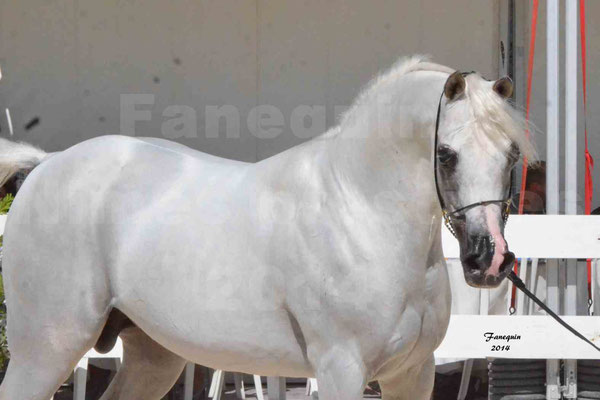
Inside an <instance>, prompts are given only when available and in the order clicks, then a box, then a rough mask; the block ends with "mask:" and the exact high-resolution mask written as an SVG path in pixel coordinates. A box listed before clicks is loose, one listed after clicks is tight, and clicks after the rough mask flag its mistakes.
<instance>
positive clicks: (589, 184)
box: [579, 0, 594, 300]
mask: <svg viewBox="0 0 600 400" xmlns="http://www.w3.org/2000/svg"><path fill="white" fill-rule="evenodd" d="M579 25H580V30H581V31H580V33H581V75H582V83H583V121H584V128H585V214H586V215H589V214H590V213H591V211H592V196H593V195H594V182H593V181H592V170H593V169H594V159H593V158H592V155H591V154H590V152H589V149H588V131H587V63H586V61H587V57H586V42H585V0H579ZM587 274H588V299H589V300H591V299H592V261H591V260H587Z"/></svg>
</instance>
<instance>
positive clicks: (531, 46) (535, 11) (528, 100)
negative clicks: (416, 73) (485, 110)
mask: <svg viewBox="0 0 600 400" xmlns="http://www.w3.org/2000/svg"><path fill="white" fill-rule="evenodd" d="M539 3H540V2H539V0H533V10H532V12H531V14H532V15H531V37H530V39H529V62H528V64H527V98H526V103H525V121H526V126H527V132H526V134H527V138H528V139H529V110H530V105H531V85H532V82H533V61H534V58H535V37H536V33H537V18H538V7H539ZM526 184H527V157H523V169H522V170H521V192H520V193H519V214H523V206H524V205H525V186H526ZM514 270H515V274H517V275H518V274H519V261H518V260H515V267H514ZM516 294H517V287H516V286H515V285H513V288H512V295H511V299H510V307H511V308H512V309H514V308H515V298H516Z"/></svg>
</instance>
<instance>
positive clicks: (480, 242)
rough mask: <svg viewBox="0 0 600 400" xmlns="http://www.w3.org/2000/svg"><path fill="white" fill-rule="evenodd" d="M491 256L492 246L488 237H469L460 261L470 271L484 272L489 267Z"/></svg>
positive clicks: (492, 254)
mask: <svg viewBox="0 0 600 400" xmlns="http://www.w3.org/2000/svg"><path fill="white" fill-rule="evenodd" d="M493 256H494V246H493V244H492V240H491V238H490V237H489V236H469V238H468V239H467V246H466V251H465V254H464V255H463V256H462V257H461V260H462V262H463V264H464V265H465V266H466V267H468V268H469V269H471V270H480V271H484V270H486V269H487V268H488V267H489V266H490V263H491V262H492V257H493Z"/></svg>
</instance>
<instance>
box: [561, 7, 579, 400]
mask: <svg viewBox="0 0 600 400" xmlns="http://www.w3.org/2000/svg"><path fill="white" fill-rule="evenodd" d="M577 25H578V24H577V1H570V0H567V2H566V18H565V214H571V215H575V214H577ZM566 272H567V288H566V291H565V314H566V315H577V308H578V304H577V274H578V266H577V260H567V271H566ZM564 383H565V391H564V393H563V395H564V397H565V398H566V399H576V398H577V360H565V368H564Z"/></svg>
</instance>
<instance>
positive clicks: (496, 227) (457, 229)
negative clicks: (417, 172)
mask: <svg viewBox="0 0 600 400" xmlns="http://www.w3.org/2000/svg"><path fill="white" fill-rule="evenodd" d="M511 93H512V82H511V81H510V79H508V78H502V79H499V80H498V81H495V82H490V81H486V80H484V79H482V78H481V77H480V76H478V75H476V74H461V73H459V72H456V73H454V74H452V75H451V76H450V77H449V78H448V80H447V81H446V84H445V87H444V93H443V95H442V98H441V100H440V106H439V107H440V111H439V115H438V121H437V124H438V127H437V128H436V129H437V130H436V141H435V142H436V147H435V164H436V180H437V182H436V185H437V189H438V195H439V198H440V203H441V205H442V209H443V211H444V218H445V219H446V224H447V225H448V227H449V228H450V230H451V231H453V233H454V235H455V236H456V238H457V239H458V241H459V244H460V258H461V262H462V265H463V270H464V274H465V279H466V281H467V283H468V284H469V285H471V286H475V287H495V286H498V285H499V284H500V282H501V281H502V280H503V279H504V278H505V277H506V276H507V275H508V274H509V272H510V270H511V266H512V265H513V263H514V260H515V256H514V254H513V253H511V252H510V251H509V250H508V245H507V243H506V241H505V239H504V225H505V223H506V219H507V217H508V212H509V207H510V197H511V190H510V187H511V171H512V169H513V167H514V165H515V163H516V162H517V160H518V159H519V155H520V153H524V154H526V155H528V156H530V157H531V156H532V155H533V154H532V152H533V150H532V147H531V145H530V143H529V141H528V140H527V138H526V135H525V134H524V125H523V124H522V120H521V119H519V118H518V117H517V116H516V114H515V113H514V111H513V110H512V108H511V107H510V105H509V104H508V103H507V101H506V99H507V98H508V97H510V95H511Z"/></svg>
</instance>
